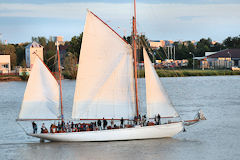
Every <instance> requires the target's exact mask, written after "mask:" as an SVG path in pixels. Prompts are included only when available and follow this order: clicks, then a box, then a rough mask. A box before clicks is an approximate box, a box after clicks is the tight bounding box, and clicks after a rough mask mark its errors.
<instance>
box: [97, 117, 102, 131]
mask: <svg viewBox="0 0 240 160" xmlns="http://www.w3.org/2000/svg"><path fill="white" fill-rule="evenodd" d="M97 125H98V128H99V130H101V129H102V122H101V120H100V119H99V120H98V121H97Z"/></svg>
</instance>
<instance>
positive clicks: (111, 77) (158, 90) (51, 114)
mask: <svg viewBox="0 0 240 160" xmlns="http://www.w3.org/2000/svg"><path fill="white" fill-rule="evenodd" d="M134 2H135V1H134ZM134 4H135V3H134ZM135 11H136V8H135ZM133 34H134V36H133V47H132V46H131V45H130V44H128V43H127V42H126V41H125V40H124V39H123V38H122V37H121V36H120V35H119V34H117V33H116V32H115V31H114V30H113V29H112V28H111V27H110V26H108V25H107V24H106V23H105V22H103V21H102V20H101V19H100V18H99V17H98V16H96V15H95V14H94V13H93V12H91V11H88V12H87V17H86V23H85V27H84V32H83V40H82V46H81V51H80V58H79V66H78V73H77V79H76V88H75V95H74V104H73V109H72V119H73V120H78V121H79V120H80V121H96V120H99V119H100V120H102V119H103V117H104V118H105V119H106V120H111V119H113V120H115V121H119V120H120V119H121V118H122V119H124V120H125V121H128V122H132V121H133V120H134V117H138V116H139V108H138V107H139V100H138V90H137V89H138V86H137V62H136V12H135V14H134V17H133ZM143 55H144V66H145V81H146V104H145V105H146V108H147V109H146V112H147V120H148V121H154V117H155V116H156V115H158V114H160V115H161V117H162V119H163V118H168V119H175V118H179V114H178V112H177V111H176V110H175V108H174V107H173V105H172V103H171V101H170V99H169V98H168V96H167V93H166V92H165V91H164V88H163V86H162V84H161V81H160V80H159V77H158V75H157V73H156V71H155V69H154V67H153V66H152V63H151V61H150V58H149V56H148V54H147V52H146V50H145V49H144V51H143ZM59 65H60V63H59ZM59 68H60V67H59ZM59 95H60V96H59ZM59 99H62V92H61V79H60V82H59V83H58V82H57V80H56V78H55V77H54V76H53V75H52V74H51V73H50V71H49V70H48V69H47V67H46V66H45V65H44V63H43V61H41V60H40V58H39V57H36V59H35V63H34V66H33V68H32V72H31V75H30V77H29V80H28V84H27V87H26V91H25V95H24V99H23V103H22V106H21V110H20V114H19V118H18V120H31V121H33V120H62V121H63V120H64V119H63V112H62V100H61V101H60V100H59ZM60 102H61V112H60V111H59V110H60V107H59V106H60ZM183 128H184V122H183V121H182V120H178V121H174V120H173V121H170V120H169V121H168V122H167V123H161V125H144V126H141V125H133V126H132V127H129V128H127V127H125V128H120V129H106V130H95V131H82V132H64V133H38V134H31V133H28V135H29V136H33V137H37V138H40V139H43V140H50V141H119V140H139V139H152V138H164V137H173V136H174V135H176V134H178V133H179V132H181V131H182V130H183Z"/></svg>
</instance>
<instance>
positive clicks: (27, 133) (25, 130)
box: [16, 121, 28, 134]
mask: <svg viewBox="0 0 240 160" xmlns="http://www.w3.org/2000/svg"><path fill="white" fill-rule="evenodd" d="M16 122H17V124H18V125H19V126H20V127H21V128H22V130H23V131H24V132H25V133H26V134H28V133H27V131H26V130H25V129H24V128H23V126H22V125H21V124H20V123H19V122H18V121H16Z"/></svg>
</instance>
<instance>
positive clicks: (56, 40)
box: [53, 36, 64, 45]
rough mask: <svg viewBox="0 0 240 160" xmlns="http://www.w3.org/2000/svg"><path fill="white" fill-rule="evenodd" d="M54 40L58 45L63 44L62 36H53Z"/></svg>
mask: <svg viewBox="0 0 240 160" xmlns="http://www.w3.org/2000/svg"><path fill="white" fill-rule="evenodd" d="M53 41H54V42H58V43H59V44H60V45H64V41H63V36H56V37H53Z"/></svg>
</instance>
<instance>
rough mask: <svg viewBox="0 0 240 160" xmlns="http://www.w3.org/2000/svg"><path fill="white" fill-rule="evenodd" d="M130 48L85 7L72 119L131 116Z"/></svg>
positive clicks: (132, 102)
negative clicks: (84, 21)
mask: <svg viewBox="0 0 240 160" xmlns="http://www.w3.org/2000/svg"><path fill="white" fill-rule="evenodd" d="M133 84H134V79H133V58H132V49H131V46H130V45H129V44H127V43H126V42H125V41H124V40H123V39H122V38H121V37H120V36H119V35H118V34H117V33H116V32H114V31H113V30H112V29H111V28H110V27H109V26H108V25H106V24H105V23H104V22H103V21H102V20H101V19H99V18H98V17H97V16H96V15H94V14H93V13H92V12H90V11H88V14H87V18H86V24H85V28H84V32H83V41H82V46H81V52H80V59H79V67H78V74H77V80H76V88H75V95H74V104H73V111H72V118H73V119H79V118H80V119H98V118H103V117H104V118H121V117H123V118H133V117H134V115H135V114H136V111H135V110H136V109H135V99H134V97H135V93H134V85H133Z"/></svg>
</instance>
